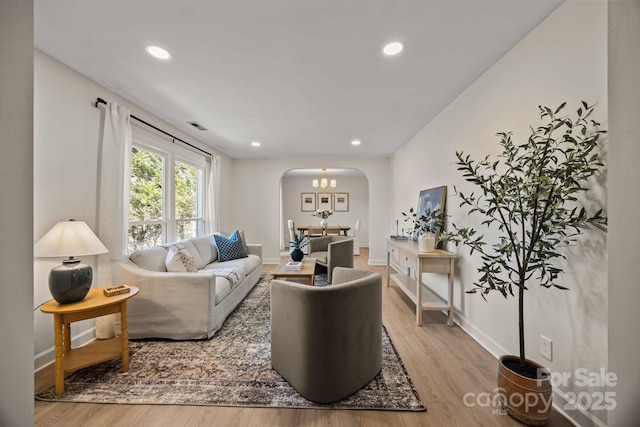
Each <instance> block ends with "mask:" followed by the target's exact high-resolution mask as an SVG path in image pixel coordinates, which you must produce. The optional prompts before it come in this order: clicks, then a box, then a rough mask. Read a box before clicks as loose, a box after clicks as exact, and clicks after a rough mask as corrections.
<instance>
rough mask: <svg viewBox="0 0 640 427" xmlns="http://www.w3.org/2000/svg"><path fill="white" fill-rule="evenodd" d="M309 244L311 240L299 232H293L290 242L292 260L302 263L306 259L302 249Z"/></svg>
mask: <svg viewBox="0 0 640 427" xmlns="http://www.w3.org/2000/svg"><path fill="white" fill-rule="evenodd" d="M308 243H309V239H307V238H306V236H303V235H302V234H299V233H297V232H295V231H294V232H293V234H292V235H291V240H289V247H290V248H291V259H292V260H294V261H302V258H304V253H303V252H302V248H304V247H305V246H307V244H308Z"/></svg>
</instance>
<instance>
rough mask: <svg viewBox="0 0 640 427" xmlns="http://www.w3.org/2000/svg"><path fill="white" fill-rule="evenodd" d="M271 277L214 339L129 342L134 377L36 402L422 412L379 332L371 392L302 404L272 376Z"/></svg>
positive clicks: (94, 382)
mask: <svg viewBox="0 0 640 427" xmlns="http://www.w3.org/2000/svg"><path fill="white" fill-rule="evenodd" d="M269 280H270V275H269V274H268V273H267V274H265V275H264V277H263V278H262V279H261V280H260V282H259V283H258V284H257V285H256V286H255V288H254V289H253V290H252V291H251V292H250V293H249V295H248V296H247V297H246V298H245V299H244V301H243V302H242V303H241V304H240V305H239V306H238V307H237V309H236V310H235V311H234V312H233V313H232V314H231V315H230V316H229V317H228V318H227V320H226V322H225V323H224V325H223V327H222V329H220V331H218V333H217V334H216V335H214V336H213V338H211V339H209V340H200V341H166V340H136V341H134V340H132V341H130V343H129V352H130V358H129V359H130V366H129V372H128V373H123V372H121V363H120V361H119V360H115V361H111V362H104V363H101V364H98V365H95V366H91V367H88V368H84V369H81V370H79V371H76V372H75V373H73V374H72V375H70V376H69V377H67V378H66V380H65V392H64V393H63V394H62V395H60V396H56V395H55V393H54V391H55V390H54V388H53V387H52V388H51V389H49V390H47V391H45V392H42V393H40V394H38V395H36V398H37V399H40V400H50V401H68V402H92V403H117V404H123V403H124V404H170V405H220V406H250V407H285V408H328V409H378V410H409V411H423V410H425V406H424V404H423V403H422V402H421V401H420V398H419V396H418V393H417V392H416V390H415V388H414V387H413V384H412V382H411V379H410V378H409V375H408V374H407V371H406V369H405V367H404V365H403V364H402V360H401V359H400V356H399V355H398V353H397V351H396V349H395V348H394V346H393V343H392V342H391V339H390V338H389V336H388V335H387V332H386V330H384V327H383V330H382V338H383V341H382V349H383V360H382V371H381V372H380V373H379V374H378V376H376V378H374V379H373V380H372V381H371V382H370V383H369V384H368V385H366V386H365V387H364V388H362V389H361V390H359V391H358V392H356V393H354V394H353V395H351V396H349V397H347V398H346V399H343V400H342V401H339V402H335V403H333V404H317V403H314V402H310V401H308V400H307V399H305V398H304V397H302V396H301V395H300V394H299V393H298V392H297V391H296V390H295V389H294V388H293V387H291V386H290V385H289V384H288V383H287V382H286V381H285V380H284V379H283V378H282V377H281V376H280V375H278V373H277V372H276V371H275V370H273V369H272V368H271V349H270V318H269V317H270V303H269Z"/></svg>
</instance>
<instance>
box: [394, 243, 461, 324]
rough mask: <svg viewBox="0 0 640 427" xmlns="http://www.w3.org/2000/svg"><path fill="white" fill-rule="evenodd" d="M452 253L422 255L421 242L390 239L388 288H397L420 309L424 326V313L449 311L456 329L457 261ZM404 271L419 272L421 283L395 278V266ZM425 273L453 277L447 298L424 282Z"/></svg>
mask: <svg viewBox="0 0 640 427" xmlns="http://www.w3.org/2000/svg"><path fill="white" fill-rule="evenodd" d="M454 258H455V255H454V254H452V253H451V252H447V251H443V250H440V249H436V250H435V251H434V252H418V244H417V242H412V241H397V240H394V239H387V286H389V284H390V283H392V282H393V283H394V284H396V285H397V286H398V287H399V288H400V289H401V290H402V291H403V292H404V293H405V294H406V295H407V296H408V297H409V298H410V299H411V301H413V302H414V304H415V305H416V323H417V324H418V326H421V325H422V310H445V311H447V313H448V318H447V324H448V325H449V326H453V312H454V308H453V273H454V270H453V261H454ZM392 261H393V262H394V263H396V264H397V265H398V266H400V267H402V268H407V267H411V268H415V269H416V272H417V273H416V278H417V280H415V279H413V278H411V277H410V276H409V275H408V274H406V273H394V274H391V268H392V267H391V262H392ZM422 273H443V274H447V275H448V276H449V289H448V295H447V298H443V297H441V296H439V295H437V294H436V293H434V292H433V291H431V289H429V288H428V287H427V285H426V284H425V283H423V282H422Z"/></svg>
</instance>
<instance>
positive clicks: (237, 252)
mask: <svg viewBox="0 0 640 427" xmlns="http://www.w3.org/2000/svg"><path fill="white" fill-rule="evenodd" d="M213 238H214V240H215V242H216V246H217V247H218V253H219V256H220V258H219V260H220V261H231V260H232V259H238V258H246V257H247V254H246V253H245V251H244V248H243V247H242V241H241V239H240V236H239V235H238V232H237V231H236V232H235V233H233V234H232V235H231V237H229V238H228V239H227V238H226V237H223V236H219V235H217V234H214V235H213Z"/></svg>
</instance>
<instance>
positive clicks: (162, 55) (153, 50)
mask: <svg viewBox="0 0 640 427" xmlns="http://www.w3.org/2000/svg"><path fill="white" fill-rule="evenodd" d="M145 49H146V50H147V53H148V54H149V55H151V56H153V57H154V58H158V59H169V58H171V54H170V53H169V51H168V50H167V49H164V48H161V47H159V46H153V45H149V46H147V47H146V48H145Z"/></svg>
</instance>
